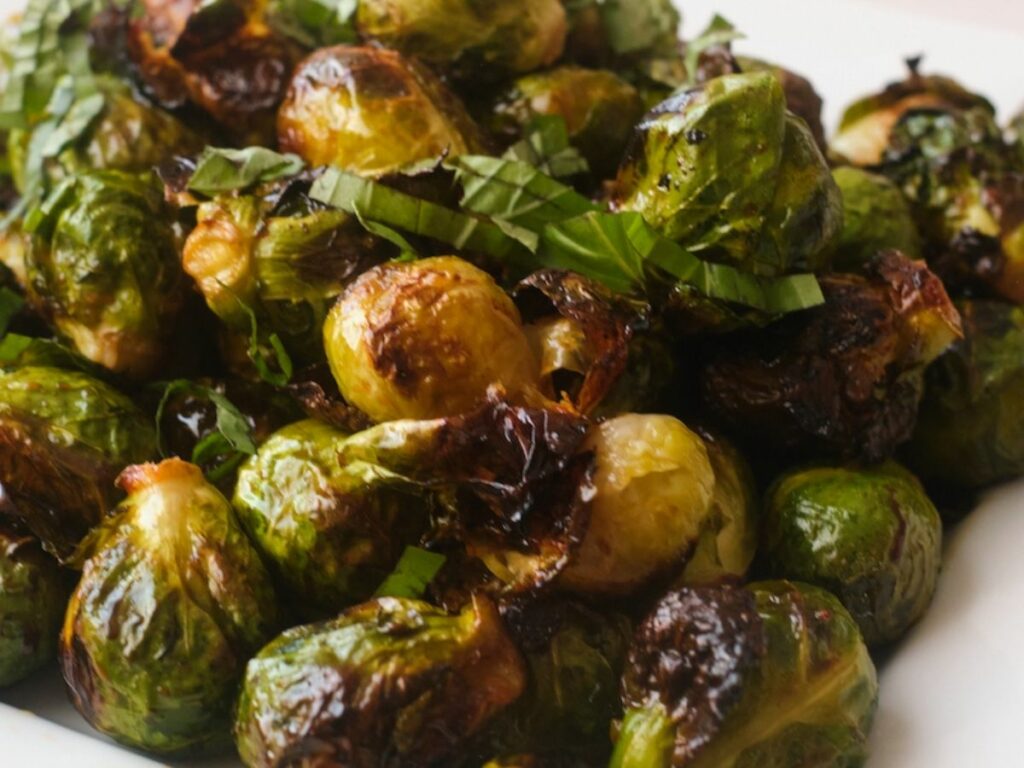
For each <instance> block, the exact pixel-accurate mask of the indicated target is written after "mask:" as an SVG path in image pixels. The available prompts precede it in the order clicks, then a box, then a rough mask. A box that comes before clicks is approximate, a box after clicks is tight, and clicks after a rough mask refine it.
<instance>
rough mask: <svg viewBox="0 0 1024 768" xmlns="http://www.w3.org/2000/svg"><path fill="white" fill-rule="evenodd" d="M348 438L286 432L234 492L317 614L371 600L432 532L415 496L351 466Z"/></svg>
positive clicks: (302, 426)
mask: <svg viewBox="0 0 1024 768" xmlns="http://www.w3.org/2000/svg"><path fill="white" fill-rule="evenodd" d="M347 437H348V436H347V435H345V434H344V433H342V432H339V431H338V430H336V429H333V428H332V427H329V426H327V425H325V424H321V423H319V422H315V421H304V422H300V423H298V424H294V425H292V426H290V427H286V428H285V429H283V430H281V431H280V432H278V433H276V434H275V435H273V436H272V437H271V438H270V439H269V440H267V442H265V443H264V444H263V445H262V446H260V449H259V452H258V453H257V454H256V456H254V457H252V458H251V459H250V460H249V461H248V462H247V463H246V464H245V465H244V466H243V467H242V469H241V471H240V472H239V477H238V484H237V486H236V488H235V497H234V506H235V509H236V510H238V514H239V517H240V518H241V520H242V524H243V525H244V526H245V527H246V529H247V530H248V532H249V534H250V536H251V537H252V539H253V541H255V542H256V546H257V547H258V548H259V550H260V552H261V553H262V554H263V556H264V559H265V560H266V561H267V562H268V563H270V564H272V567H273V569H274V571H275V572H276V573H277V574H278V575H279V577H280V579H281V581H282V582H283V583H284V584H285V585H287V587H288V591H289V593H290V595H291V596H292V598H293V600H294V601H295V602H296V603H298V604H301V605H302V606H303V608H304V610H305V612H306V613H312V614H314V615H325V614H330V615H333V614H336V613H337V612H338V611H339V610H341V609H343V608H346V607H348V606H350V605H353V604H355V603H358V602H361V601H363V600H366V599H368V598H369V597H370V596H371V595H373V592H374V590H375V589H376V588H377V587H378V586H380V584H381V583H382V582H383V581H384V579H385V577H387V575H388V574H389V573H390V572H391V571H392V569H393V568H394V566H395V563H397V562H398V559H399V557H400V556H401V554H402V551H403V550H404V548H405V547H406V545H410V544H415V543H416V542H417V541H418V539H419V536H420V533H421V531H422V529H423V528H424V522H425V506H424V504H423V502H422V501H421V500H419V499H418V498H417V497H416V496H415V495H414V494H412V493H404V494H403V493H401V491H400V489H395V488H390V487H388V486H387V485H384V484H382V483H380V482H376V483H375V482H374V480H373V478H372V477H369V478H368V477H367V472H366V470H365V466H359V465H357V466H347V465H345V464H343V463H342V461H341V458H340V455H341V452H342V450H343V446H344V442H345V440H346V439H347ZM371 474H372V473H371Z"/></svg>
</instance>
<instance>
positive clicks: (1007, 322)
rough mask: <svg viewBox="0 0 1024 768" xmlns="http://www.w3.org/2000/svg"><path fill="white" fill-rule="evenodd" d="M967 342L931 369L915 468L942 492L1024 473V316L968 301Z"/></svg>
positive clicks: (913, 454) (912, 458)
mask: <svg viewBox="0 0 1024 768" xmlns="http://www.w3.org/2000/svg"><path fill="white" fill-rule="evenodd" d="M958 307H959V309H960V314H961V316H962V317H963V324H964V339H963V340H962V341H960V342H958V343H957V344H956V345H954V346H953V348H952V349H951V350H950V351H949V352H947V353H946V354H945V355H944V356H942V357H940V358H939V359H938V360H937V361H935V363H934V364H933V365H932V366H931V367H930V368H929V369H928V372H927V375H926V379H925V380H926V389H925V396H924V401H923V402H922V404H921V412H920V415H919V417H918V423H917V431H916V432H915V433H914V439H913V440H912V441H911V443H910V445H909V446H908V451H907V456H908V459H909V462H910V465H911V466H912V467H913V468H914V470H915V471H916V472H918V473H919V474H920V475H921V477H922V478H923V479H924V480H925V481H926V482H927V483H928V484H929V485H930V486H935V487H936V488H938V489H941V490H950V491H971V490H975V489H979V488H982V487H984V486H986V485H990V484H992V483H997V482H999V481H1001V480H1008V479H1010V478H1014V477H1018V476H1020V475H1022V474H1024V407H1022V405H1021V396H1022V394H1024V309H1022V308H1020V307H1017V306H1014V305H1011V304H1004V303H1002V302H996V301H980V300H974V301H964V302H961V303H960V304H959V305H958Z"/></svg>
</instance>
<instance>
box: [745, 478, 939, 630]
mask: <svg viewBox="0 0 1024 768" xmlns="http://www.w3.org/2000/svg"><path fill="white" fill-rule="evenodd" d="M762 557H763V558H764V562H765V567H766V568H767V570H768V573H770V574H771V575H772V576H773V577H779V578H787V579H795V580H798V581H804V582H807V583H810V584H816V585H818V586H820V587H823V588H825V589H828V590H829V591H830V592H831V593H832V594H834V595H836V596H837V597H838V598H839V599H840V601H841V602H842V603H843V605H844V606H846V609H847V610H848V611H849V612H850V614H851V615H852V616H853V619H854V621H856V622H857V624H858V626H859V627H860V629H861V633H862V634H863V635H864V639H865V641H866V642H867V643H868V644H869V645H881V644H884V643H890V642H893V641H895V640H898V639H899V638H900V637H901V636H902V635H903V634H904V633H905V632H906V631H907V628H908V627H910V626H911V625H912V624H913V623H914V622H916V621H917V620H918V619H919V618H921V616H922V615H923V614H924V612H925V611H926V610H927V608H928V606H929V604H930V603H931V599H932V594H933V593H934V592H935V585H936V582H937V581H938V577H939V566H940V564H941V562H942V521H941V520H940V519H939V513H938V512H937V511H936V509H935V506H934V505H933V504H932V503H931V501H930V500H929V499H928V496H927V495H926V494H925V492H924V488H922V487H921V484H920V483H919V482H918V480H917V478H916V477H914V476H913V475H912V474H910V472H908V471H907V470H905V469H904V468H903V467H901V466H899V465H898V464H896V463H894V462H891V461H890V462H886V463H885V464H881V465H878V466H874V467H864V468H839V467H821V468H814V469H806V470H799V471H795V472H790V473H789V474H786V475H783V476H782V477H781V478H779V480H778V481H777V482H776V483H775V485H774V487H773V488H772V489H771V491H769V493H768V500H767V502H766V510H765V520H764V544H763V551H762Z"/></svg>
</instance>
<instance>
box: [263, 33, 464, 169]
mask: <svg viewBox="0 0 1024 768" xmlns="http://www.w3.org/2000/svg"><path fill="white" fill-rule="evenodd" d="M478 130H479V129H478V128H477V127H476V125H475V124H474V123H473V120H472V118H470V117H469V115H468V113H467V112H466V109H465V107H464V106H463V105H462V102H460V101H459V100H458V98H456V97H455V95H454V94H452V93H451V92H450V91H449V90H448V88H447V86H446V85H445V84H444V83H443V82H442V81H441V80H440V79H438V78H437V76H436V75H434V74H433V73H431V72H430V70H428V69H426V68H425V67H424V66H423V65H421V64H419V63H417V62H416V61H414V60H411V59H405V58H403V57H402V55H401V54H399V53H397V52H395V51H389V50H385V49H383V48H360V47H356V46H346V45H339V46H336V47H334V48H325V49H323V50H320V51H317V52H316V53H314V54H312V55H311V56H309V57H308V58H307V59H305V60H304V61H303V62H302V63H301V64H299V66H298V68H297V69H296V70H295V76H294V77H293V78H292V82H291V86H290V87H289V89H288V96H287V98H286V99H285V101H284V103H283V104H282V105H281V109H280V112H279V113H278V118H277V137H278V142H279V144H280V146H281V149H282V150H283V151H286V152H294V153H295V154H297V155H299V156H300V157H302V159H303V160H305V161H306V162H307V163H308V164H309V165H311V166H318V165H334V166H337V167H338V168H342V169H344V170H347V171H352V172H353V173H358V174H361V175H364V176H383V175H385V174H387V173H390V172H392V171H397V170H398V169H400V168H402V167H403V166H407V165H410V164H412V163H417V162H421V161H425V160H434V159H437V158H440V157H444V156H449V157H454V156H458V155H462V154H467V153H470V152H475V151H477V150H478V149H479V148H480V147H481V140H480V137H479V135H478Z"/></svg>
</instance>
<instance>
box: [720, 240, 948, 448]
mask: <svg viewBox="0 0 1024 768" xmlns="http://www.w3.org/2000/svg"><path fill="white" fill-rule="evenodd" d="M863 269H864V272H865V275H866V276H855V275H840V274H835V275H829V276H826V277H823V278H822V279H821V281H820V282H821V287H822V290H823V291H824V293H825V297H826V303H825V305H824V306H821V307H818V308H815V309H812V310H809V311H807V312H804V313H801V314H799V315H795V316H792V317H790V318H786V319H785V320H783V321H782V322H779V323H776V324H775V325H772V326H770V327H768V328H765V329H762V330H757V331H751V332H745V333H740V334H737V335H736V336H735V337H731V338H730V341H729V343H723V344H718V345H716V346H715V348H714V349H713V350H711V352H710V353H709V359H708V361H707V362H706V363H705V364H704V366H703V370H702V372H701V393H702V401H703V403H704V405H705V406H706V407H708V408H709V409H710V410H711V411H712V412H713V413H715V414H716V415H717V416H719V417H720V418H721V419H723V420H724V421H725V422H726V423H727V424H728V425H729V426H730V427H731V428H733V429H734V430H735V431H736V433H737V437H739V438H741V439H742V443H743V444H744V445H745V447H749V448H750V450H751V452H752V453H755V454H757V455H758V456H761V457H764V458H766V459H769V460H770V461H772V462H778V461H780V460H785V459H786V458H787V457H788V458H808V459H811V458H816V459H820V458H821V457H822V456H840V457H860V458H864V459H867V460H869V461H877V460H880V459H884V458H887V457H889V456H891V455H892V453H893V451H894V450H895V448H896V447H897V446H898V445H900V444H902V443H904V442H906V441H907V440H908V439H909V438H910V436H911V434H912V432H913V429H914V422H915V420H916V417H917V408H918V404H919V402H920V397H921V392H922V389H923V372H924V368H925V366H926V365H927V364H928V363H930V362H931V361H932V360H934V359H935V358H936V357H938V356H939V355H940V354H941V353H942V352H943V351H944V350H945V349H947V348H948V347H949V346H950V344H952V343H953V342H954V341H955V340H956V339H957V338H958V337H959V336H960V334H961V328H960V319H959V316H958V315H957V312H956V309H955V308H954V307H953V305H952V303H951V302H950V300H949V297H948V296H947V295H946V291H945V289H944V288H943V286H942V283H941V281H940V280H939V279H938V278H937V277H936V276H935V275H933V274H932V273H931V272H929V271H928V270H927V268H926V267H925V266H924V265H923V264H922V263H921V262H911V261H909V260H908V259H906V258H904V257H903V256H902V255H900V254H899V253H897V252H895V251H889V252H886V253H884V254H882V255H881V256H880V257H878V258H877V259H875V260H874V261H872V262H870V263H868V264H866V265H864V267H863Z"/></svg>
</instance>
